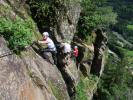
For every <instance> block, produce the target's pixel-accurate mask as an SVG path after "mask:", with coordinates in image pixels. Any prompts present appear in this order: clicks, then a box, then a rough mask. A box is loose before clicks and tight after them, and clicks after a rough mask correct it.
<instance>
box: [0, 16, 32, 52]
mask: <svg viewBox="0 0 133 100" xmlns="http://www.w3.org/2000/svg"><path fill="white" fill-rule="evenodd" d="M33 28H34V25H33V21H32V20H22V19H20V18H17V19H16V20H14V21H13V20H11V19H8V18H1V19H0V35H3V36H4V38H5V39H6V40H7V41H8V42H9V45H8V46H9V48H10V49H15V50H16V51H19V50H23V49H24V47H25V46H27V45H28V44H30V43H31V41H32V29H33Z"/></svg>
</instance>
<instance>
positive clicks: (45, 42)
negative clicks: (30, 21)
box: [38, 40, 48, 44]
mask: <svg viewBox="0 0 133 100" xmlns="http://www.w3.org/2000/svg"><path fill="white" fill-rule="evenodd" d="M38 43H39V44H47V43H48V42H47V41H46V40H45V41H44V40H39V41H38Z"/></svg>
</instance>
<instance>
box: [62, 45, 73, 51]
mask: <svg viewBox="0 0 133 100" xmlns="http://www.w3.org/2000/svg"><path fill="white" fill-rule="evenodd" d="M62 44H63V46H64V50H63V52H64V53H69V52H71V45H70V44H68V43H62Z"/></svg>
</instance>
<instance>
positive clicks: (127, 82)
mask: <svg viewBox="0 0 133 100" xmlns="http://www.w3.org/2000/svg"><path fill="white" fill-rule="evenodd" d="M119 52H121V53H122V54H123V58H122V59H118V58H115V57H114V56H113V55H109V57H108V60H107V64H106V67H105V70H104V74H103V75H102V77H101V81H100V82H99V83H100V84H99V88H98V91H97V94H98V95H97V98H99V100H103V99H104V100H116V99H118V100H131V98H132V97H131V95H132V89H133V85H132V82H133V80H132V75H131V72H130V71H131V69H128V67H129V66H130V61H129V60H128V59H127V57H126V55H127V52H125V49H124V50H123V49H122V48H119ZM130 53H131V52H130ZM129 94H130V95H129Z"/></svg>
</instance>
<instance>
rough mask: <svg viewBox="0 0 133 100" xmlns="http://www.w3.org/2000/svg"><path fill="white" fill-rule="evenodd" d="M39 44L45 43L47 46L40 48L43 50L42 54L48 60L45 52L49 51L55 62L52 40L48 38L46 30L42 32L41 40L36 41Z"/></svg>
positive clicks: (55, 53) (55, 62)
mask: <svg viewBox="0 0 133 100" xmlns="http://www.w3.org/2000/svg"><path fill="white" fill-rule="evenodd" d="M38 43H39V44H47V46H48V47H47V48H43V49H41V52H43V56H44V57H45V58H46V59H47V60H48V59H49V58H48V56H47V55H46V54H45V53H46V52H51V54H52V57H53V60H54V64H57V57H56V56H57V51H56V47H55V44H54V42H53V41H52V40H51V39H50V38H49V34H48V32H44V33H43V40H39V41H38Z"/></svg>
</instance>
